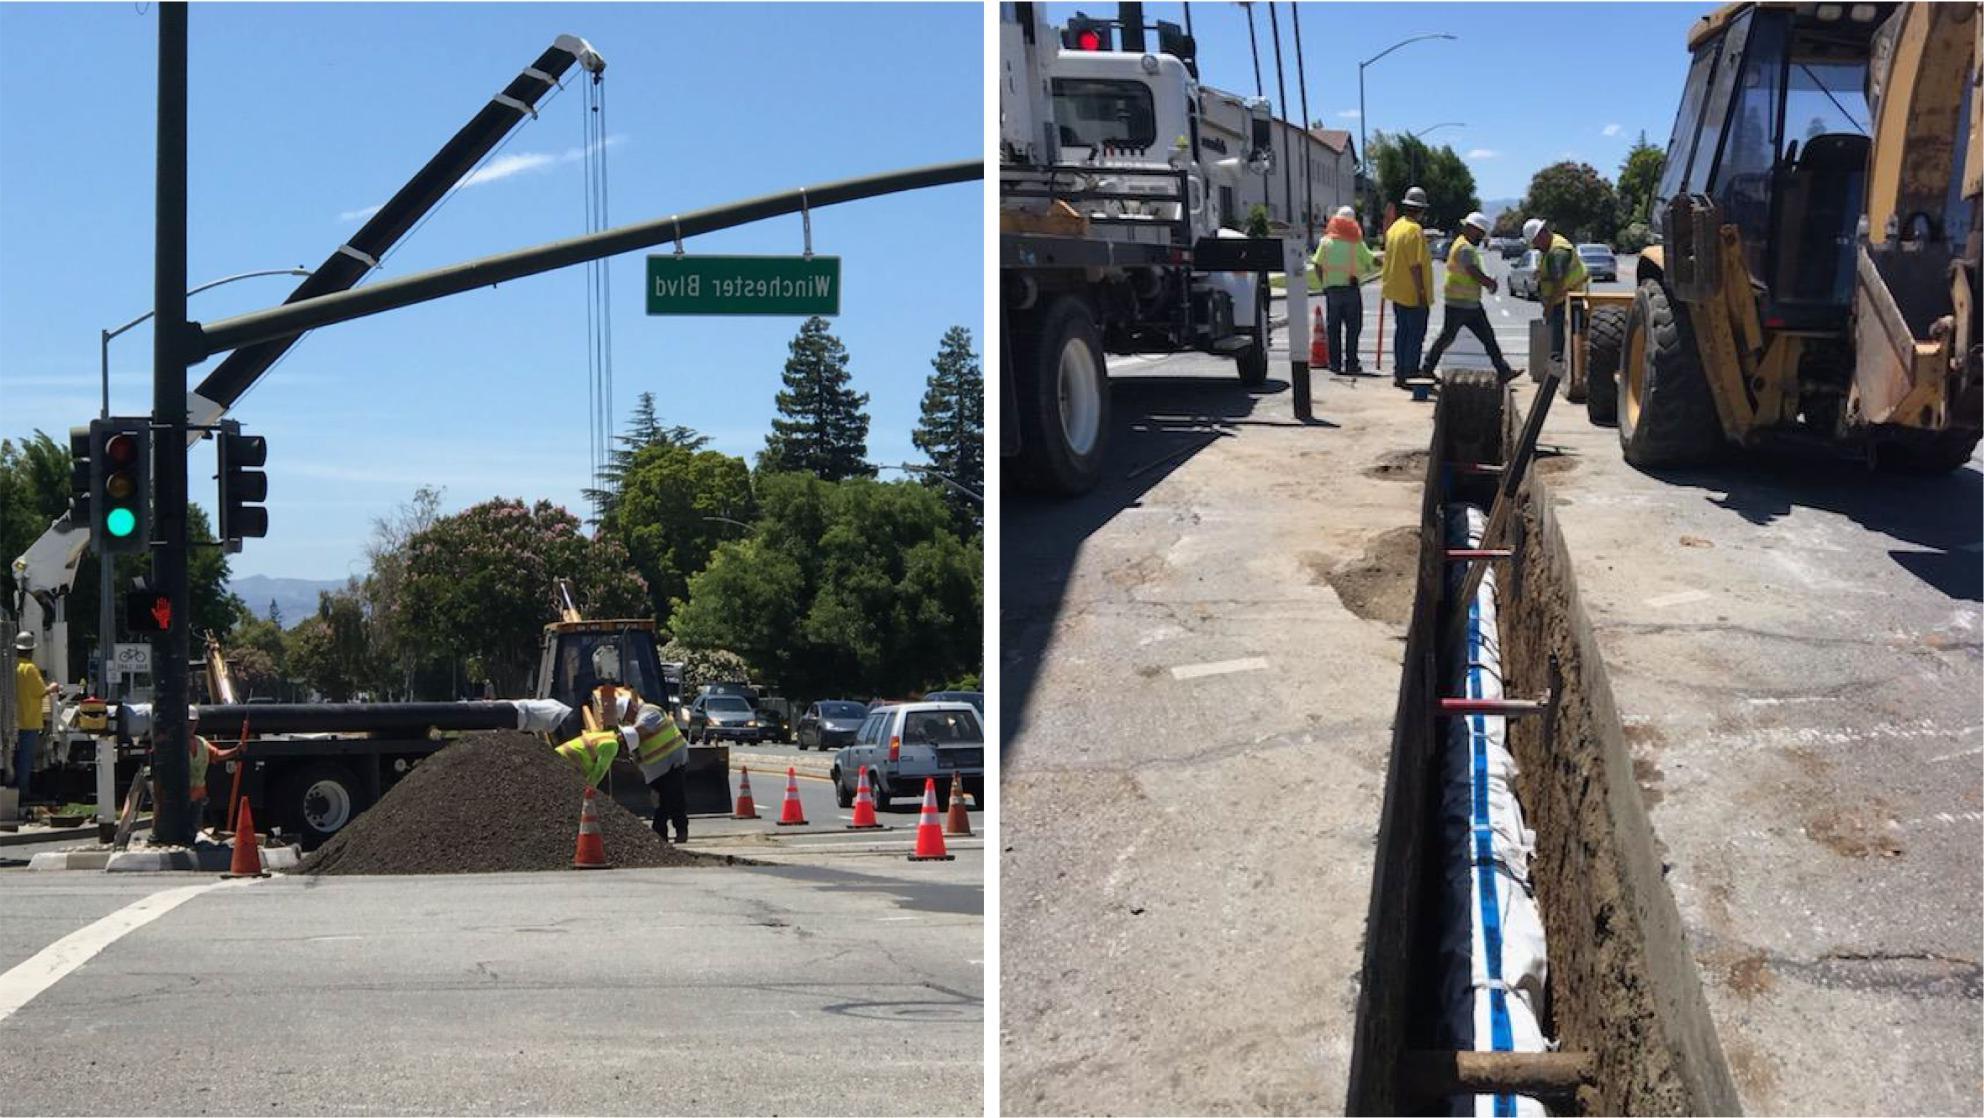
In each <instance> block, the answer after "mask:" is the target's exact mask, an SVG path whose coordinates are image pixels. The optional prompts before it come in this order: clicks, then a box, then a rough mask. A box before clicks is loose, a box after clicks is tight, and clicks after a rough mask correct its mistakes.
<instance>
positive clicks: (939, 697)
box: [923, 691, 985, 718]
mask: <svg viewBox="0 0 1984 1118" xmlns="http://www.w3.org/2000/svg"><path fill="white" fill-rule="evenodd" d="M923 701H924V702H926V703H970V704H971V705H972V706H973V707H974V708H975V709H977V711H978V716H979V717H980V718H983V717H985V692H983V691H932V692H930V693H929V694H928V695H925V696H923Z"/></svg>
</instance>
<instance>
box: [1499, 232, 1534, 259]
mask: <svg viewBox="0 0 1984 1118" xmlns="http://www.w3.org/2000/svg"><path fill="white" fill-rule="evenodd" d="M1528 251H1529V246H1528V245H1526V244H1523V243H1522V238H1521V237H1503V238H1502V259H1504V260H1521V259H1522V254H1523V253H1525V252H1528Z"/></svg>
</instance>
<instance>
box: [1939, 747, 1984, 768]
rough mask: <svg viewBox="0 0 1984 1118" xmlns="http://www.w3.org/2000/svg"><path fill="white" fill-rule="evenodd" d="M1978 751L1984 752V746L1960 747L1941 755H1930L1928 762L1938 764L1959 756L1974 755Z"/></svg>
mask: <svg viewBox="0 0 1984 1118" xmlns="http://www.w3.org/2000/svg"><path fill="white" fill-rule="evenodd" d="M1979 753H1984V748H1978V749H1962V750H1958V751H1957V752H1955V753H1945V754H1943V755H1942V756H1941V757H1931V758H1929V763H1930V764H1932V765H1938V764H1941V763H1942V762H1944V761H1954V760H1956V759H1957V758H1959V757H1975V756H1977V755H1978V754H1979Z"/></svg>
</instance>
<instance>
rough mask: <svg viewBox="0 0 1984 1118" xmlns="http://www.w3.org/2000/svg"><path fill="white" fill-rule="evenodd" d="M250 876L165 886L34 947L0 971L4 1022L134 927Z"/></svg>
mask: <svg viewBox="0 0 1984 1118" xmlns="http://www.w3.org/2000/svg"><path fill="white" fill-rule="evenodd" d="M252 880H255V879H253V878H246V879H238V880H234V881H210V882H207V883H205V884H201V885H182V886H180V887H179V888H177V889H162V890H160V891H159V892H156V893H153V894H151V895H150V896H147V897H143V898H141V899H139V900H136V901H132V902H131V903H130V904H127V905H125V906H124V907H123V908H120V909H118V910H117V911H116V912H113V913H111V914H110V915H108V916H106V917H104V918H103V919H101V920H98V921H97V922H96V923H94V924H90V925H88V926H87V927H83V928H79V929H77V930H76V931H73V932H70V933H69V934H68V935H66V936H63V937H62V938H61V939H58V940H56V941H55V942H54V943H51V944H49V945H48V946H47V947H44V948H42V949H41V950H40V951H37V952H35V954H34V955H33V956H31V957H30V958H29V959H28V960H27V961H26V962H23V963H19V964H16V965H15V966H14V968H13V969H11V970H9V971H8V972H7V973H5V974H0V1021H5V1020H6V1019H7V1018H9V1017H11V1016H13V1014H14V1011H15V1010H18V1009H20V1008H21V1007H22V1006H24V1005H26V1004H28V1003H29V1002H31V1001H33V1000H35V999H36V998H38V997H40V996H41V993H42V991H44V990H46V989H48V988H49V987H50V986H53V985H55V984H56V983H57V982H60V981H62V979H63V978H65V977H67V976H68V975H69V973H70V972H72V971H74V970H75V969H76V968H78V967H80V966H82V965H83V964H84V963H87V962H89V961H90V960H91V959H94V958H96V956H97V954H98V953H100V952H101V951H102V950H103V949H104V948H106V947H109V946H110V945H111V944H113V943H116V942H117V941H118V940H120V939H122V938H124V937H125V936H126V935H128V934H130V933H131V932H135V931H137V930H138V929H139V928H142V927H144V926H145V925H146V924H149V923H151V922H152V921H154V920H156V919H158V918H159V917H161V916H164V915H165V914H166V913H168V912H171V911H172V910H173V909H175V908H178V907H179V906H180V905H182V904H185V903H186V902H187V901H190V900H192V899H193V898H194V897H197V896H199V895H200V894H201V893H205V892H207V891H208V890H210V889H219V888H222V887H224V886H229V885H245V884H247V883H248V882H249V881H252Z"/></svg>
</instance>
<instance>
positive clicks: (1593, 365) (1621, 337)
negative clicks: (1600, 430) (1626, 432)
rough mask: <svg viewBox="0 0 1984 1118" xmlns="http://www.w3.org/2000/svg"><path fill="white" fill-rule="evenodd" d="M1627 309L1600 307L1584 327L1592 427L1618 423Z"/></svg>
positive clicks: (1588, 413)
mask: <svg viewBox="0 0 1984 1118" xmlns="http://www.w3.org/2000/svg"><path fill="white" fill-rule="evenodd" d="M1626 318H1627V315H1626V308H1624V307H1598V308H1595V309H1594V310H1593V311H1592V312H1591V317H1590V319H1589V320H1587V324H1586V326H1585V335H1584V337H1585V343H1584V373H1585V391H1584V412H1585V415H1586V416H1588V417H1590V419H1591V421H1592V422H1593V423H1596V424H1598V425H1599V426H1601V427H1610V426H1612V425H1613V424H1615V423H1617V422H1619V359H1620V355H1622V354H1624V353H1625V352H1626Z"/></svg>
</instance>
